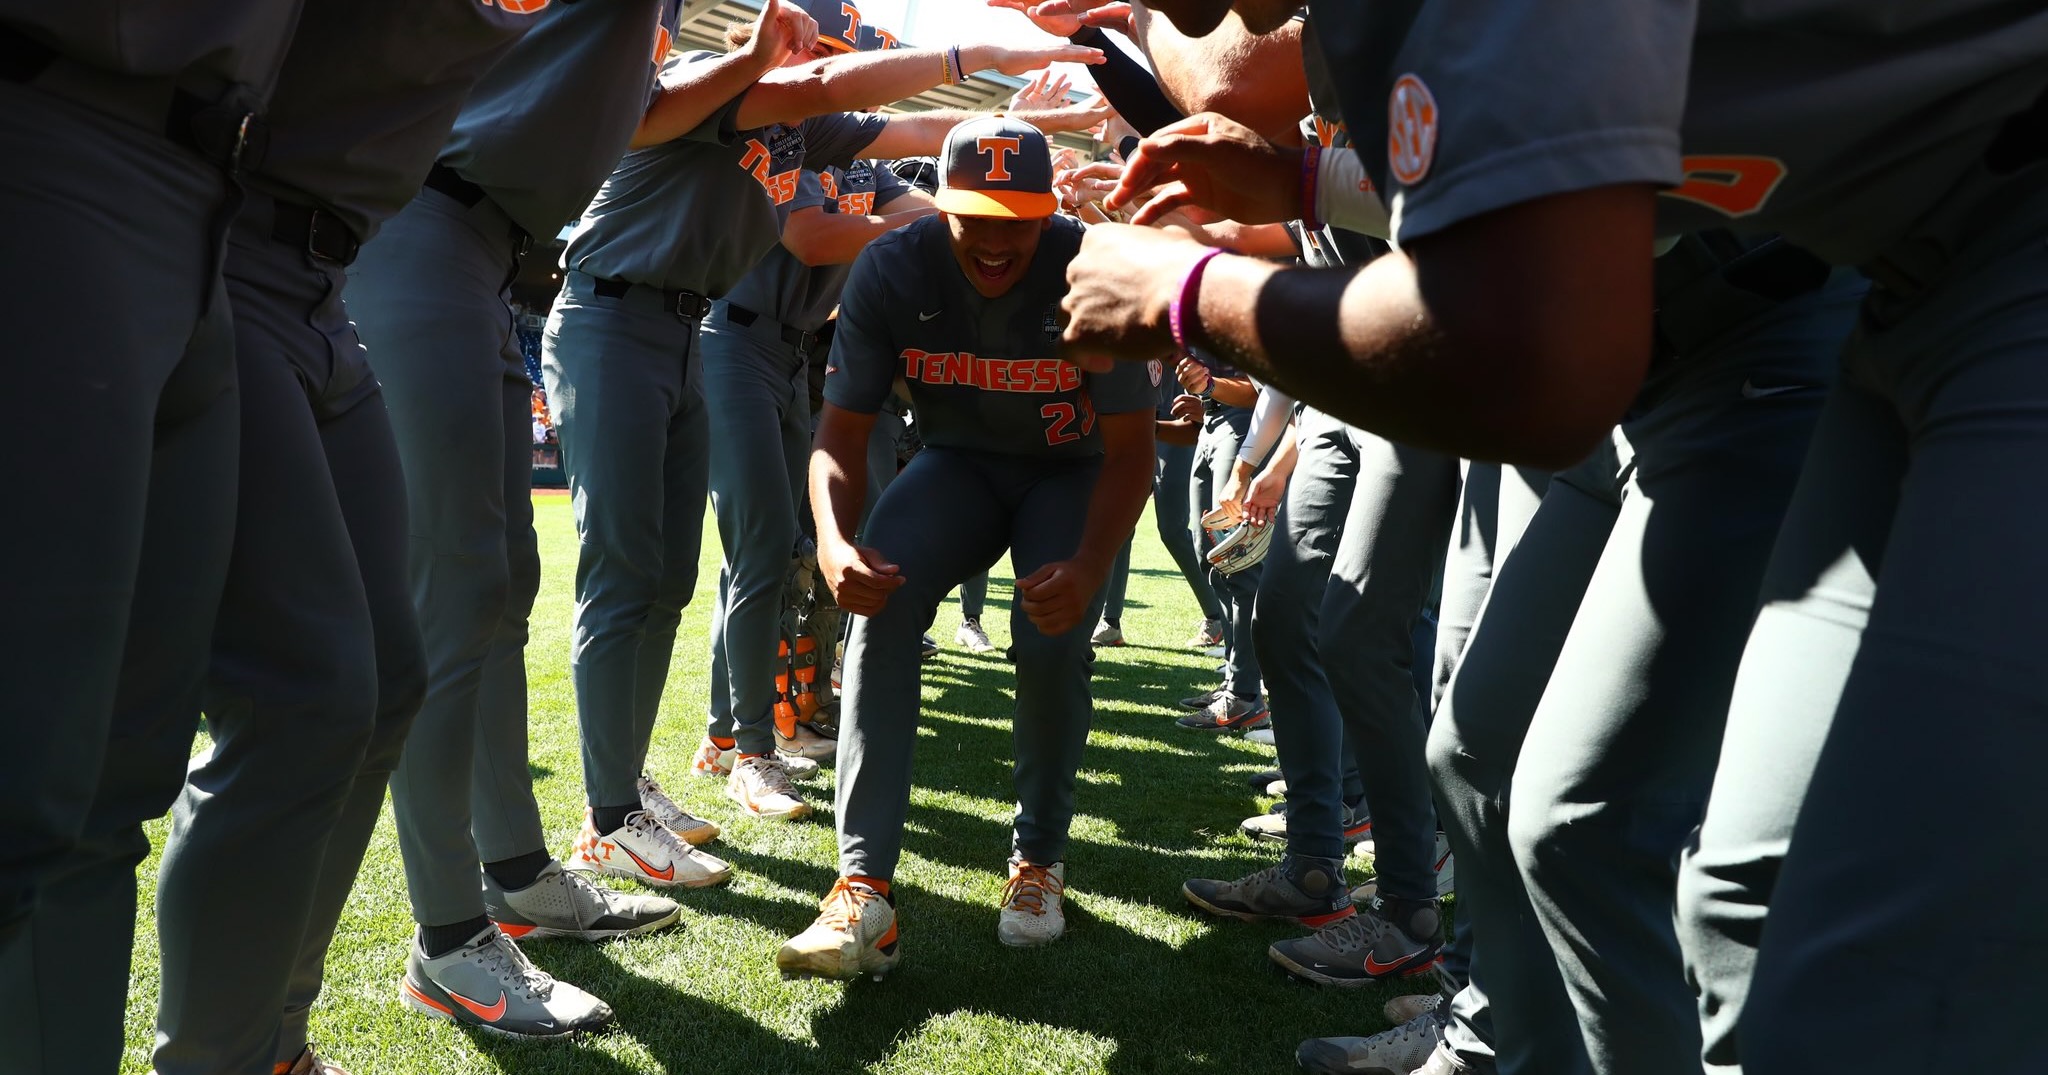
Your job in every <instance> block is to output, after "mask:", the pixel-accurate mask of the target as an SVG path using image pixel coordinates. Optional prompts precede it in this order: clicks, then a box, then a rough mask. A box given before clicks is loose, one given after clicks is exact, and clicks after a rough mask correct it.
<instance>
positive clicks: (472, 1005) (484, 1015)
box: [443, 960, 1371, 1023]
mask: <svg viewBox="0 0 2048 1075" xmlns="http://www.w3.org/2000/svg"><path fill="white" fill-rule="evenodd" d="M1367 962H1371V961H1370V960H1367ZM443 992H445V993H447V994H448V995H449V996H450V997H452V998H454V1000H455V1003H457V1004H460V1005H462V1006H463V1007H465V1008H468V1009H469V1010H470V1013H471V1014H472V1015H475V1016H476V1017H477V1018H478V1019H481V1020H483V1021H484V1022H486V1023H495V1022H497V1021H498V1020H500V1019H503V1018H504V1017H505V994H504V993H503V992H500V993H499V994H498V1002H497V1003H496V1004H493V1005H490V1006H489V1007H485V1006H484V1005H482V1004H478V1003H477V1002H476V1001H473V1000H471V999H469V998H468V997H465V996H463V995H462V994H460V993H457V992H456V991H455V990H453V989H448V990H443Z"/></svg>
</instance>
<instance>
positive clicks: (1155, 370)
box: [1145, 358, 1166, 388]
mask: <svg viewBox="0 0 2048 1075" xmlns="http://www.w3.org/2000/svg"><path fill="white" fill-rule="evenodd" d="M1145 372H1146V373H1147V374H1148V375H1150V376H1151V378H1152V387H1154V388H1157V387H1159V382H1160V381H1162V380H1165V379H1166V363H1164V362H1161V361H1159V360H1158V359H1156V358H1154V359H1148V360H1147V361H1146V362H1145Z"/></svg>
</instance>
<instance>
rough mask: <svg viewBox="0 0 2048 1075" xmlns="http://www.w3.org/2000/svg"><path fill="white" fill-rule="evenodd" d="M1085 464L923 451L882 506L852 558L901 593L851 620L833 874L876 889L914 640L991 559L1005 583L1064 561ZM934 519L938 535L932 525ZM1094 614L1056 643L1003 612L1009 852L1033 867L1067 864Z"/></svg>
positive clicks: (892, 867) (1073, 538)
mask: <svg viewBox="0 0 2048 1075" xmlns="http://www.w3.org/2000/svg"><path fill="white" fill-rule="evenodd" d="M1101 470H1102V460H1101V459H1100V458H1099V457H1096V458H1088V459H1073V460H1035V459H1022V458H1016V457H1012V456H1002V455H995V454H990V453H984V452H967V451H958V450H954V449H949V448H926V449H925V450H924V451H922V452H919V453H918V455H917V458H915V459H912V460H911V461H910V465H909V466H907V467H905V468H904V470H903V473H902V474H900V475H898V476H897V478H896V481H895V482H894V483H893V484H891V485H890V486H889V489H888V491H887V492H885V493H883V494H882V500H881V503H879V504H878V505H876V507H875V510H874V513H873V516H872V517H871V518H870V519H869V521H868V531H869V532H868V534H867V536H866V538H865V539H864V540H865V542H866V544H868V545H870V546H872V547H874V548H876V549H878V550H880V551H881V553H882V554H883V555H884V556H887V557H888V558H889V560H890V561H891V562H892V563H895V564H897V565H899V566H900V567H901V568H902V575H903V579H904V583H903V585H902V586H900V587H898V588H897V590H896V592H895V593H893V594H891V595H890V597H889V601H888V603H887V604H886V605H884V606H883V608H882V611H881V612H880V613H879V614H877V615H874V616H855V617H852V622H853V627H852V631H851V633H850V635H849V637H848V639H847V643H846V668H845V680H846V689H845V701H844V702H843V704H842V706H841V709H840V713H841V716H840V725H839V764H838V780H839V787H838V797H837V799H836V806H835V812H836V813H837V815H838V824H839V872H840V874H841V875H842V876H846V877H873V878H878V879H881V880H884V881H887V880H890V879H892V878H893V877H894V876H895V873H896V860H897V858H898V856H899V854H900V852H901V850H902V846H903V821H904V816H905V813H906V812H907V811H908V809H909V806H910V784H911V775H910V774H911V750H912V746H913V745H914V744H915V742H916V739H917V718H918V709H919V704H918V678H919V675H918V648H919V645H920V643H919V638H920V636H921V635H923V634H924V632H925V631H926V630H928V629H930V627H931V624H932V618H933V617H934V616H935V615H936V614H937V612H938V608H939V603H940V602H941V601H942V600H944V599H945V596H946V594H947V592H949V591H950V590H952V588H953V587H954V586H956V585H958V584H959V583H960V582H961V581H963V580H964V579H966V578H967V577H969V576H970V575H972V574H974V573H975V572H977V571H985V570H987V569H988V567H989V566H990V565H991V564H993V563H994V562H995V560H996V558H997V557H998V556H1001V555H1002V552H1003V550H1004V549H1005V548H1008V549H1009V550H1010V566H1011V569H1012V570H1013V571H1015V572H1016V577H1017V578H1020V579H1021V578H1024V577H1025V576H1027V575H1029V574H1031V572H1033V571H1036V570H1038V569H1039V568H1040V567H1043V566H1044V565H1046V564H1049V563H1054V562H1056V561H1059V560H1065V559H1067V558H1069V557H1071V556H1073V555H1074V553H1075V552H1076V551H1077V550H1079V548H1080V546H1081V533H1082V530H1083V528H1084V527H1085V526H1086V524H1087V518H1086V516H1087V512H1086V511H1080V510H1076V505H1086V504H1087V503H1088V502H1089V498H1090V497H1091V496H1092V495H1093V493H1094V489H1095V479H1096V475H1098V474H1099V473H1100V472H1101ZM940 509H943V510H944V512H945V515H946V519H947V524H946V525H944V526H935V525H933V524H932V519H933V513H934V512H935V511H938V510H940ZM1101 607H1102V596H1101V595H1100V594H1097V595H1096V597H1095V600H1094V603H1093V605H1092V606H1091V608H1090V615H1088V616H1085V617H1083V618H1082V621H1081V623H1079V624H1078V625H1076V626H1075V627H1074V628H1073V629H1072V630H1069V631H1067V632H1066V633H1065V634H1062V635H1057V636H1051V637H1048V636H1046V635H1044V634H1041V633H1040V632H1039V630H1038V628H1037V627H1035V626H1033V625H1032V623H1031V621H1030V620H1029V619H1028V618H1026V617H1025V615H1024V607H1023V604H1022V602H1013V603H1012V604H1011V606H1010V637H1011V639H1012V644H1013V645H1014V646H1015V648H1016V658H1017V711H1016V716H1015V737H1014V741H1015V751H1016V769H1015V781H1016V788H1017V820H1016V827H1015V831H1014V833H1013V835H1012V844H1011V849H1012V851H1014V853H1016V854H1019V855H1022V856H1023V857H1024V858H1025V859H1026V860H1027V861H1029V862H1034V863H1037V864H1040V865H1050V864H1051V863H1054V862H1059V861H1061V860H1063V859H1064V858H1065V857H1066V853H1067V826H1068V824H1069V823H1070V822H1071V821H1072V820H1073V816H1074V775H1075V772H1076V771H1077V770H1078V769H1079V768H1080V764H1081V752H1082V748H1083V747H1084V746H1086V744H1087V742H1088V725H1089V723H1090V721H1091V720H1092V719H1093V716H1094V711H1095V703H1094V699H1093V696H1092V694H1091V693H1090V691H1089V685H1088V667H1087V659H1088V651H1089V642H1088V638H1089V633H1090V632H1091V631H1092V630H1093V629H1094V625H1095V616H1096V615H1099V614H1100V612H1101Z"/></svg>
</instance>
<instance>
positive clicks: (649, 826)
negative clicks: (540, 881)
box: [569, 810, 732, 888]
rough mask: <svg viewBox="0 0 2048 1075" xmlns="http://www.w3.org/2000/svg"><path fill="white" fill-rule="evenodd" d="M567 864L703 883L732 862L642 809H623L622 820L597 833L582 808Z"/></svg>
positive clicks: (646, 881)
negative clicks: (573, 849)
mask: <svg viewBox="0 0 2048 1075" xmlns="http://www.w3.org/2000/svg"><path fill="white" fill-rule="evenodd" d="M569 868H570V869H572V870H583V871H585V872H587V873H598V874H605V875H607V876H611V877H626V878H631V879H632V880H635V881H638V882H640V883H641V884H643V885H657V886H660V887H663V888H666V887H669V886H671V885H680V886H682V887H683V888H707V887H709V886H711V885H715V884H718V883H719V882H721V881H724V880H725V879H726V878H728V877H731V876H732V867H731V866H730V865H727V864H726V862H725V861H724V860H723V859H720V858H718V857H716V856H713V855H707V854H705V853H704V852H702V851H699V850H697V849H696V848H694V847H691V846H690V845H689V844H686V843H684V842H683V841H682V838H681V837H679V836H677V835H676V834H675V833H673V832H670V831H669V830H668V827H667V826H665V825H663V824H662V823H661V822H659V821H656V820H655V819H654V815H653V814H650V813H648V812H647V811H645V810H635V811H633V812H632V813H630V814H627V815H626V823H625V824H624V825H621V826H619V827H618V828H616V829H614V830H612V831H611V832H608V833H604V834H602V835H600V834H599V833H598V831H597V827H596V826H595V825H594V824H592V819H591V813H590V811H588V810H585V811H584V813H583V835H582V837H581V838H580V839H578V840H577V841H576V856H575V858H573V859H571V860H570V862H569Z"/></svg>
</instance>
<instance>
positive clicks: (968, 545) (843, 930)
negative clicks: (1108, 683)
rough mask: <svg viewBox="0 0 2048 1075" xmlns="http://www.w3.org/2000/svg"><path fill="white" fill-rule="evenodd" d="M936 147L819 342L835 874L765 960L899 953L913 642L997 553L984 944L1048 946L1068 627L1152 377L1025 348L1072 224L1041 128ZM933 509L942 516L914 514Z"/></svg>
mask: <svg viewBox="0 0 2048 1075" xmlns="http://www.w3.org/2000/svg"><path fill="white" fill-rule="evenodd" d="M942 158H943V160H944V183H943V186H942V187H941V188H940V191H939V195H938V199H937V202H938V207H939V210H940V213H941V214H942V215H941V216H940V217H938V218H936V219H927V220H922V221H919V222H917V223H915V224H913V225H911V226H909V227H907V228H904V229H901V230H899V231H896V232H893V233H891V234H889V235H887V236H884V237H883V238H881V239H878V240H876V241H875V242H873V243H871V244H870V245H869V246H868V249H867V250H866V251H864V252H863V253H862V255H861V258H860V260H859V261H858V262H857V263H856V264H855V266H854V270H853V275H852V277H851V278H850V279H849V280H848V281H847V285H846V291H845V295H844V298H843V299H842V302H841V306H840V316H839V329H838V332H837V335H836V338H835V339H834V341H833V351H832V356H833V357H832V363H833V366H834V367H835V368H834V369H833V370H832V372H831V374H830V376H829V377H828V379H827V381H826V406H825V411H824V414H823V416H822V417H821V419H820V421H819V426H818V442H817V443H818V446H817V449H816V451H815V452H814V453H813V455H812V461H811V504H812V510H813V511H814V512H815V513H816V515H817V524H818V535H819V561H820V564H821V566H822V568H823V570H824V572H825V577H826V579H827V580H828V581H829V582H830V583H831V584H832V586H833V593H834V594H835V595H836V596H837V598H838V600H839V604H840V606H841V607H843V608H845V609H846V610H847V611H848V612H851V613H854V614H855V615H856V616H857V617H858V618H857V619H855V620H854V621H853V628H852V634H851V636H850V638H849V640H848V642H847V647H846V697H845V701H844V704H843V710H842V713H841V718H840V719H841V726H840V756H839V769H838V778H839V789H838V798H837V801H836V806H835V811H836V813H837V816H838V824H839V865H840V878H839V880H838V881H837V882H836V883H835V884H834V885H833V887H832V891H831V892H830V893H829V894H828V895H827V896H826V897H825V899H824V901H823V904H822V911H821V913H820V914H819V916H818V919H817V921H816V922H814V923H813V924H812V925H811V927H810V928H809V929H807V930H805V931H804V932H803V933H802V934H800V935H799V936H797V937H795V938H794V939H792V940H790V941H789V942H788V943H787V944H785V945H783V946H782V949H781V951H779V952H778V953H777V954H776V965H777V966H778V967H780V968H781V969H782V970H783V972H784V973H785V974H795V975H819V976H824V977H832V978H852V977H857V976H859V975H860V974H863V973H869V974H876V975H880V974H882V973H884V972H886V971H887V970H888V969H889V968H890V967H893V966H894V965H895V964H896V962H897V960H898V959H899V958H900V957H901V954H902V953H901V950H900V948H899V946H898V944H897V928H896V909H895V903H894V898H895V897H894V895H893V894H892V891H891V883H892V880H893V877H894V874H895V872H896V859H897V855H898V850H899V846H900V841H901V839H902V833H903V818H904V812H905V810H906V809H907V808H908V806H909V800H910V757H911V744H912V742H913V740H914V739H915V737H916V725H917V712H918V702H917V697H918V657H917V646H918V635H919V634H920V633H921V632H922V631H923V630H925V628H926V627H928V626H929V625H930V624H931V621H932V617H933V615H934V614H935V613H936V611H937V608H938V605H939V602H940V600H941V599H942V598H943V597H944V596H945V594H946V593H947V591H949V590H951V589H952V588H953V586H954V585H956V584H957V583H959V582H960V581H961V580H962V579H964V578H966V577H967V576H968V575H970V574H972V573H973V572H975V571H976V570H980V569H983V568H986V567H987V566H989V565H990V564H991V563H992V562H993V561H994V560H995V558H996V557H997V556H998V555H999V554H1000V553H1001V552H1002V550H1003V549H1004V548H1005V547H1007V548H1009V549H1010V550H1011V565H1012V567H1013V568H1014V570H1015V571H1016V577H1017V580H1018V581H1017V593H1018V601H1017V603H1016V605H1015V606H1014V609H1013V611H1012V613H1011V634H1012V637H1013V638H1014V639H1015V646H1016V654H1017V714H1016V725H1017V727H1016V733H1017V734H1016V745H1017V758H1016V780H1017V798H1018V804H1019V806H1018V816H1017V823H1016V833H1015V837H1014V844H1013V852H1012V855H1011V858H1010V864H1009V874H1010V876H1009V883H1008V885H1007V886H1006V888H1005V890H1004V899H1003V906H1002V913H1001V915H1000V919H999V922H998V925H997V936H998V937H999V938H1000V939H1001V940H1002V941H1003V942H1004V943H1006V944H1012V945H1036V944H1047V943H1051V942H1052V941H1055V940H1057V939H1058V938H1059V936H1060V934H1061V933H1062V932H1063V930H1064V928H1065V916H1064V910H1063V899H1064V893H1065V889H1066V864H1065V862H1064V859H1065V855H1066V839H1067V826H1068V823H1069V821H1070V820H1071V818H1072V816H1073V791H1074V774H1075V771H1076V768H1077V767H1078V766H1079V764H1080V756H1081V749H1082V747H1083V745H1084V744H1085V743H1086V741H1087V735H1088V724H1089V720H1090V716H1091V711H1092V709H1093V705H1092V703H1091V701H1090V698H1089V688H1088V672H1087V659H1088V653H1089V644H1088V627H1089V626H1091V625H1092V624H1094V623H1095V615H1096V613H1097V612H1098V611H1099V609H1100V607H1101V593H1100V591H1101V588H1102V581H1103V579H1104V577H1105V576H1106V575H1107V573H1108V570H1109V566H1110V563H1111V561H1112V560H1114V559H1115V556H1116V550H1117V547H1118V546H1119V545H1121V544H1122V543H1123V540H1124V538H1125V537H1126V536H1128V535H1129V534H1130V532H1131V529H1132V527H1133V525H1134V524H1135V522H1136V520H1137V517H1138V514H1139V513H1140V512H1141V511H1142V510H1143V506H1144V500H1145V496H1146V494H1147V491H1148V489H1149V486H1150V482H1151V476H1152V459H1153V450H1152V423H1153V417H1152V412H1153V400H1154V398H1155V395H1154V393H1155V390H1156V380H1148V379H1147V377H1146V374H1145V372H1144V371H1141V370H1140V369H1138V368H1135V367H1133V368H1120V369H1117V370H1113V371H1111V372H1110V373H1108V374H1105V375H1103V376H1101V377H1083V376H1081V375H1080V374H1079V372H1078V371H1077V370H1075V369H1074V368H1073V367H1071V366H1067V365H1064V364H1061V363H1059V362H1056V361H1053V360H1051V359H1049V358H1048V357H1046V356H1048V355H1050V354H1051V351H1052V349H1053V347H1054V345H1055V337H1056V336H1057V334H1058V324H1057V321H1056V320H1055V318H1054V316H1053V308H1054V307H1055V306H1056V305H1057V303H1058V300H1059V295H1060V293H1061V291H1062V290H1064V287H1065V265H1066V259H1067V257H1068V256H1069V255H1070V254H1071V253H1072V251H1073V250H1074V249H1075V248H1076V247H1077V246H1078V243H1079V239H1080V231H1081V227H1080V225H1079V224H1078V223H1076V222H1073V221H1071V220H1068V219H1066V218H1059V217H1055V216H1054V215H1053V213H1054V211H1055V209H1056V207H1057V201H1056V198H1055V197H1054V195H1053V194H1052V174H1051V172H1052V164H1051V156H1050V154H1049V152H1048V151H1047V148H1046V143H1045V138H1044V136H1043V135H1042V134H1040V133H1039V132H1038V130H1036V129H1035V128H1033V127H1030V126H1028V125H1026V124H1024V123H1021V122H1018V121H1017V120H1015V119H1014V118H1006V117H999V118H989V119H981V120H975V121H973V122H969V123H963V124H960V125H959V126H958V127H955V128H954V129H953V131H952V132H951V133H950V134H948V135H947V138H946V142H945V147H944V152H943V154H942ZM1150 368H1151V369H1153V370H1156V369H1157V367H1150ZM898 376H902V377H904V378H905V379H906V380H907V381H908V383H909V386H910V392H911V397H912V401H913V405H914V406H915V407H916V410H917V414H918V419H919V422H918V424H919V427H920V428H921V430H922V431H923V437H924V441H925V449H924V451H922V452H920V453H919V454H918V455H917V456H916V457H915V458H914V459H912V460H911V461H910V464H909V466H908V467H906V468H905V470H904V471H903V473H902V475H901V476H899V477H898V478H897V480H896V482H895V484H893V485H891V486H890V487H889V490H888V492H887V493H885V494H884V495H883V497H882V502H881V503H880V504H878V505H877V506H876V508H875V511H874V514H873V517H872V519H870V521H869V524H868V528H867V532H866V533H865V534H864V535H863V536H862V538H861V541H862V544H860V545H858V546H857V545H856V544H855V536H854V523H855V520H856V519H857V518H858V517H859V515H860V509H861V499H862V496H863V493H864V491H865V489H866V480H867V479H866V475H865V473H864V471H865V469H866V455H867V453H866V444H867V439H868V432H869V426H870V423H871V422H872V415H874V413H875V412H876V411H877V410H878V409H879V408H880V406H881V403H882V401H883V399H885V398H886V397H887V396H888V394H889V390H890V384H891V382H892V381H894V380H895V378H896V377H898ZM1155 376H1156V374H1155ZM940 511H943V512H944V514H945V517H946V519H947V525H945V526H934V525H932V524H931V522H930V519H931V517H932V514H933V513H934V512H940Z"/></svg>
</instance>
